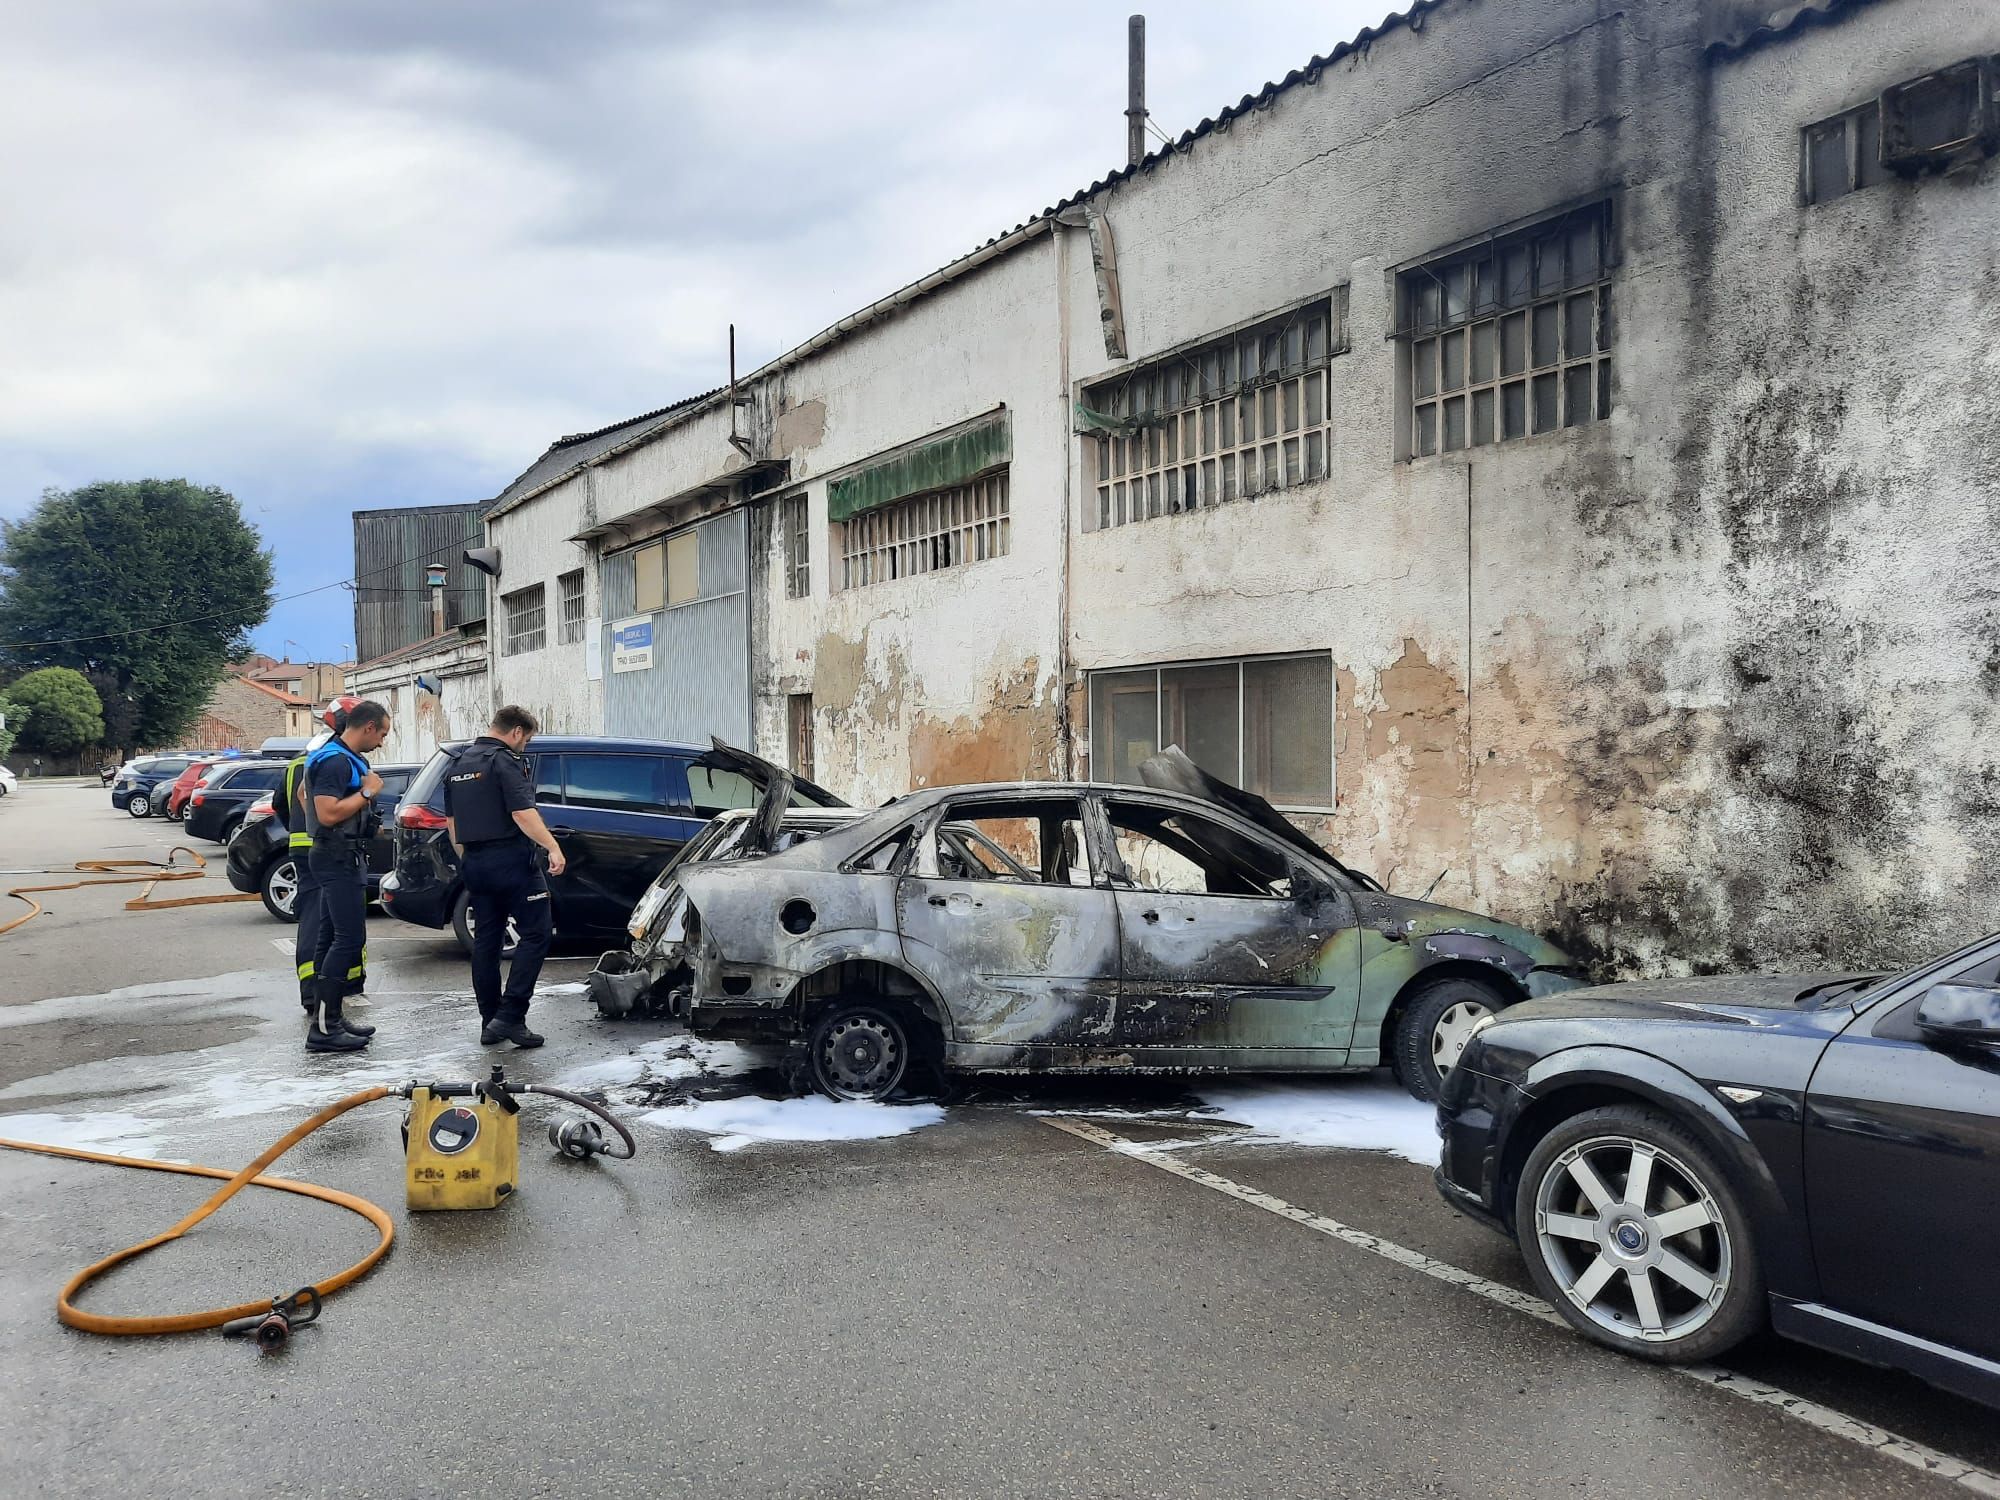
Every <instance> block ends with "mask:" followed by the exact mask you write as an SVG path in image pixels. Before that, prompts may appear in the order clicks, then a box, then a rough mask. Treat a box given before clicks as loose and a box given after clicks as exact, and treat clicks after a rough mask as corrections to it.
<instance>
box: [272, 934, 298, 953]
mask: <svg viewBox="0 0 2000 1500" xmlns="http://www.w3.org/2000/svg"><path fill="white" fill-rule="evenodd" d="M271 946H272V947H273V948H276V949H277V950H278V951H279V952H280V953H290V952H292V951H293V950H294V949H296V948H297V946H298V945H297V944H296V943H295V942H293V941H292V939H290V938H272V939H271Z"/></svg>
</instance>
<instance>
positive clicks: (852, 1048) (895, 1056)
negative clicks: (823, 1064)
mask: <svg viewBox="0 0 2000 1500" xmlns="http://www.w3.org/2000/svg"><path fill="white" fill-rule="evenodd" d="M825 1055H826V1060H827V1077H828V1081H829V1082H830V1083H832V1084H833V1086H834V1087H835V1088H836V1089H837V1090H839V1091H840V1092H841V1093H843V1094H851V1095H856V1096H869V1095H874V1094H877V1093H880V1092H881V1091H882V1090H883V1089H884V1088H885V1087H886V1086H887V1085H888V1083H889V1082H890V1081H891V1080H892V1079H894V1077H895V1076H896V1073H897V1071H898V1069H899V1067H900V1065H901V1039H900V1038H899V1037H897V1036H896V1034H895V1033H894V1032H893V1031H891V1030H890V1028H889V1027H888V1026H886V1025H884V1024H883V1023H882V1022H881V1021H879V1020H877V1019H875V1018H874V1017H872V1016H856V1017H853V1018H850V1019H848V1020H844V1021H841V1022H839V1023H837V1024H836V1025H835V1026H834V1027H833V1028H832V1029H831V1030H830V1031H829V1032H828V1033H827V1037H826V1042H825Z"/></svg>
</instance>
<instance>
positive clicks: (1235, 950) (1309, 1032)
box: [679, 758, 1582, 1071]
mask: <svg viewBox="0 0 2000 1500" xmlns="http://www.w3.org/2000/svg"><path fill="white" fill-rule="evenodd" d="M1183 759H1184V758H1183ZM1187 770H1192V767H1191V766H1188V767H1186V768H1185V769H1182V768H1176V767H1174V766H1173V765H1172V763H1171V759H1170V760H1169V763H1168V766H1167V767H1166V768H1165V774H1164V776H1163V779H1165V778H1166V777H1172V776H1174V775H1176V774H1178V776H1179V779H1178V781H1177V786H1186V785H1192V786H1194V787H1196V788H1197V790H1196V791H1187V790H1178V789H1175V790H1167V789H1152V788H1146V787H1122V786H1121V787H1113V786H1106V785H1102V784H1066V783H1050V782H1012V783H999V784H989V785H974V786H957V787H947V788H929V789H925V790H923V791H919V792H915V793H912V794H910V795H909V796H907V797H904V798H902V799H900V800H898V801H897V802H895V803H892V804H890V805H889V806H887V807H884V808H880V809H877V810H875V811H874V812H871V813H869V814H867V815H865V816H863V817H860V818H858V819H856V820H855V821H854V822H852V823H850V824H848V825H846V826H844V827H841V828H839V829H836V830H834V831H831V832H829V833H827V834H825V835H824V836H822V837H819V838H816V839H814V840H813V841H812V842H810V843H808V844H805V845H803V846H800V847H795V848H793V849H790V850H788V851H786V852H784V853H781V854H773V855H769V856H765V857H762V858H755V859H744V860H739V861H737V862H734V863H730V864H713V863H710V864H701V865H690V866H688V867H686V868H685V869H683V870H682V871H681V872H680V876H679V881H680V885H681V887H682V889H683V890H684V891H685V893H686V897H687V901H688V905H689V908H690V912H691V916H690V924H691V928H692V933H691V937H692V941H691V943H690V948H691V952H690V955H689V956H690V957H691V959H692V960H693V962H692V964H691V969H692V974H691V989H690V994H689V1008H688V1019H689V1023H690V1025H691V1027H692V1028H693V1029H694V1030H696V1031H697V1032H703V1033H708V1034H715V1035H724V1034H727V1035H732V1036H758V1037H782V1036H797V1035H800V1034H802V1033H803V1032H804V1031H806V1030H807V1029H808V1028H809V1025H810V1021H809V1018H808V1017H807V1016H806V1015H805V1011H806V1010H808V1009H809V1008H812V1007H814V1006H817V1005H819V1004H820V1003H821V1002H824V1001H827V1000H829V999H832V998H834V997H837V996H841V995H852V994H855V993H858V992H862V991H867V992H871V993H879V994H881V995H882V996H883V997H884V998H886V999H889V1000H892V1001H895V1002H897V1003H898V1004H900V1005H902V1006H903V1007H904V1008H905V1009H906V1010H907V1011H910V1012H914V1014H915V1016H916V1017H918V1018H920V1020H919V1021H918V1022H917V1024H919V1025H927V1027H928V1028H929V1031H930V1033H931V1035H930V1038H929V1040H930V1045H931V1048H932V1050H934V1051H935V1052H936V1053H937V1054H938V1056H939V1058H940V1060H941V1061H942V1063H943V1065H944V1066H945V1067H947V1068H948V1069H957V1070H961V1071H1044V1070H1060V1071H1098V1070H1105V1069H1109V1070H1123V1071H1166V1070H1175V1071H1178V1070H1185V1069H1195V1070H1204V1071H1328V1070H1348V1069H1361V1068H1371V1067H1374V1066H1376V1065H1377V1064H1378V1063H1380V1062H1382V1061H1383V1060H1384V1059H1385V1056H1386V1053H1385V1047H1386V1044H1387V1040H1388V1038H1389V1036H1390V1034H1391V1033H1392V1032H1393V1029H1394V1027H1395V1026H1396V1025H1397V1024H1398V1021H1397V1017H1398V1007H1399V1006H1400V1005H1401V1004H1403V1003H1404V1002H1405V1001H1406V1000H1407V999H1408V998H1409V997H1410V995H1411V994H1412V992H1413V990H1415V989H1418V988H1420V987H1421V986H1422V985H1424V984H1425V983H1426V982H1428V981H1429V980H1431V979H1433V978H1440V979H1441V978H1444V977H1462V978H1469V979H1473V980H1475V981H1477V982H1478V983H1479V984H1481V985H1483V986H1484V987H1485V988H1486V990H1487V991H1489V992H1490V993H1491V995H1492V997H1493V1003H1494V1004H1495V1005H1496V1006H1499V1005H1505V1004H1508V1003H1511V1002H1513V1001H1515V1000H1525V999H1527V998H1529V997H1530V996H1533V995H1538V994H1545V993H1555V992H1558V991H1561V990H1564V989H1569V988H1575V987H1577V986H1579V985H1580V984H1581V982H1582V980H1581V978H1580V976H1579V974H1578V973H1577V971H1576V969H1575V968H1574V967H1573V966H1572V964H1571V961H1570V960H1569V958H1568V957H1567V956H1566V955H1565V954H1564V953H1563V952H1562V951H1561V950H1559V949H1557V948H1556V947H1555V946H1554V945H1553V944H1550V943H1549V942H1547V941H1546V940H1544V939H1542V938H1540V937H1538V936H1536V935H1535V934H1533V933H1531V932H1528V931H1525V930H1524V929H1522V928H1519V927H1516V926H1513V925H1512V924H1508V923H1504V922H1499V921H1496V920H1494V919H1492V918H1490V917H1485V916H1482V915H1479V914H1476V913H1471V912H1464V911H1458V910H1455V909H1452V908H1448V907H1442V906H1437V905H1434V904H1431V903H1428V902H1423V901H1416V900H1411V899H1409V898H1406V897H1399V896H1395V895H1392V894H1390V893H1389V892H1387V891H1384V890H1383V889H1382V888H1381V887H1380V886H1379V885H1378V884H1377V883H1376V882H1374V881H1373V880H1372V879H1370V878H1369V877H1367V876H1366V875H1364V874H1362V873H1360V872H1358V871H1355V870H1352V869H1350V868H1349V867H1347V866H1345V865H1343V864H1342V863H1341V862H1340V861H1338V860H1337V859H1335V858H1333V857H1332V856H1331V855H1329V854H1327V853H1326V852H1325V851H1324V850H1322V849H1320V848H1319V847H1318V846H1317V845H1315V844H1314V843H1312V841H1311V840H1309V839H1308V838H1306V836H1305V835H1304V834H1303V833H1301V832H1299V831H1298V830H1296V829H1295V828H1293V827H1292V826H1291V825H1290V824H1289V823H1287V822H1286V821H1285V820H1284V819H1283V818H1282V817H1281V816H1280V815H1279V814H1278V813H1277V812H1276V811H1275V810H1274V809H1272V808H1270V806H1269V804H1268V803H1265V802H1264V801H1263V800H1262V799H1261V798H1256V797H1254V796H1252V795H1251V794H1249V793H1246V792H1243V791H1241V790H1239V789H1236V788H1227V787H1224V786H1223V784H1221V783H1216V782H1214V781H1213V780H1212V778H1205V777H1201V776H1200V773H1198V772H1196V773H1195V776H1194V778H1190V777H1188V776H1187V775H1186V771H1187ZM1149 779H1150V778H1149ZM1225 793H1226V795H1225ZM1010 799H1011V800H1013V801H1017V802H1019V803H1021V804H1023V805H1024V806H1030V807H1041V808H1046V807H1048V806H1051V805H1054V804H1072V803H1073V804H1074V805H1075V806H1076V807H1077V808H1078V809H1079V817H1078V818H1077V819H1073V820H1071V821H1072V822H1076V823H1080V825H1081V826H1082V827H1083V828H1084V829H1085V830H1086V832H1087V835H1088V850H1087V856H1086V853H1085V851H1082V850H1079V851H1076V853H1075V854H1074V855H1073V856H1071V855H1060V854H1055V853H1052V852H1051V851H1050V849H1049V846H1048V845H1047V843H1046V842H1045V843H1044V845H1043V848H1044V853H1043V856H1042V857H1043V858H1044V860H1045V861H1046V862H1047V864H1048V868H1046V869H1044V870H1043V871H1041V872H1039V876H1036V875H1032V874H1031V875H1029V876H1028V878H1027V879H1026V880H1020V879H1017V878H1014V877H1013V876H1010V875H1008V874H1006V873H1005V872H1001V873H999V874H998V875H993V874H988V875H987V876H986V878H985V879H983V880H979V881H970V882H968V881H960V880H954V879H953V878H952V877H951V875H950V874H949V873H948V872H947V871H945V870H943V869H942V861H941V860H939V861H934V862H936V863H939V865H940V868H936V869H925V868H921V867H920V848H922V847H928V846H929V845H930V844H931V843H932V842H933V841H936V840H937V839H938V837H939V835H940V833H941V832H942V831H943V830H945V829H950V828H958V827H960V826H962V825H960V824H959V823H956V822H954V821H953V819H954V818H955V817H957V816H958V814H956V813H954V812H953V808H954V807H957V808H961V809H963V808H966V807H974V806H981V807H987V808H989V809H992V808H997V807H1004V805H1005V804H1007V803H1008V802H1009V801H1010ZM1259 809H1261V813H1260V812H1259V811H1258V810H1259ZM1182 815H1186V816H1187V817H1188V818H1189V819H1190V820H1191V821H1194V820H1198V822H1199V826H1200V828H1201V829H1202V830H1203V837H1204V838H1205V839H1207V840H1208V845H1209V847H1206V848H1205V849H1203V850H1198V851H1196V852H1197V854H1200V855H1204V856H1212V857H1213V858H1214V860H1215V861H1216V863H1217V864H1218V865H1220V864H1225V863H1226V862H1227V861H1228V859H1229V857H1230V849H1231V847H1232V846H1233V847H1237V848H1240V849H1242V850H1245V851H1248V852H1250V853H1252V854H1254V856H1255V857H1256V858H1257V859H1258V860H1261V861H1263V862H1264V865H1265V868H1266V869H1267V870H1268V869H1271V868H1275V867H1277V866H1285V867H1286V868H1287V869H1288V874H1287V875H1286V876H1285V877H1284V878H1283V879H1279V880H1273V881H1270V882H1269V883H1268V884H1267V885H1266V886H1265V887H1263V888H1261V889H1259V890H1257V891H1255V892H1247V891H1241V892H1232V891H1222V892H1217V891H1215V890H1214V889H1213V888H1211V889H1208V890H1204V891H1202V892H1200V893H1192V892H1187V891H1173V890H1167V889H1164V888H1154V887H1153V886H1150V885H1144V884H1141V883H1140V882H1139V881H1138V880H1136V879H1135V878H1133V877H1132V875H1131V872H1130V871H1129V870H1128V869H1127V867H1126V864H1125V859H1124V856H1123V855H1122V854H1121V853H1120V852H1119V849H1120V848H1121V847H1122V846H1121V845H1119V844H1118V842H1117V841H1118V839H1119V838H1120V837H1124V836H1125V835H1124V834H1123V833H1122V832H1119V831H1116V830H1120V829H1122V828H1124V827H1125V826H1126V825H1125V823H1121V822H1120V819H1127V820H1130V819H1133V818H1139V819H1140V820H1141V821H1143V819H1145V818H1151V819H1153V820H1155V822H1156V823H1158V824H1161V825H1170V824H1171V822H1172V820H1173V819H1175V818H1177V817H1180V816H1182ZM1045 826H1046V825H1045ZM1072 860H1073V862H1072ZM986 863H987V864H988V865H989V867H990V866H991V865H992V863H993V861H991V860H988V861H987V862H986ZM1059 866H1063V868H1058V867H1059ZM1024 873H1025V872H1024Z"/></svg>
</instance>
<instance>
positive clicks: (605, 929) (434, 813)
mask: <svg viewBox="0 0 2000 1500" xmlns="http://www.w3.org/2000/svg"><path fill="white" fill-rule="evenodd" d="M467 743H468V742H467V741H457V742H454V743H452V744H448V745H445V746H444V747H442V748H441V749H440V750H439V751H438V752H437V754H435V755H433V756H432V757H431V758H430V761H429V762H428V763H427V764H426V765H425V766H424V768H423V770H421V771H419V772H418V773H417V778H416V780H415V781H413V782H411V783H410V789H409V791H407V792H406V793H404V795H403V800H402V803H401V804H400V805H399V806H398V807H397V809H396V819H395V840H396V862H395V868H394V869H392V870H391V871H390V872H389V873H388V874H387V875H384V876H383V877H382V886H381V899H382V905H383V907H384V908H385V909H386V910H387V911H388V912H389V913H390V914H391V915H393V916H397V917H401V918H402V919H403V920H404V921H406V922H415V923H417V924H418V925H419V926H423V927H443V926H445V925H447V924H449V925H450V926H451V928H452V930H453V931H454V932H455V933H456V934H457V935H458V941H459V943H460V945H461V946H462V947H463V948H464V949H465V950H466V951H467V952H468V953H469V952H471V951H472V914H471V910H470V903H469V901H468V900H467V898H466V894H465V883H464V881H463V880H462V879H461V878H460V876H459V869H458V854H457V851H456V850H454V849H453V848H452V846H451V840H450V839H449V838H448V837H446V834H445V817H444V779H445V773H446V772H447V771H448V770H449V769H450V767H451V764H452V762H453V761H455V760H457V759H458V757H459V754H460V752H462V751H463V750H464V749H465V748H466V745H467ZM528 761H529V764H530V766H531V768H532V770H533V774H534V778H535V805H536V807H537V808H538V809H539V810H540V812H541V814H542V819H543V821H544V822H546V823H547V824H548V825H549V831H550V832H551V833H553V834H554V835H555V838H556V842H557V843H558V844H560V845H561V846H562V851H563V859H564V861H565V862H566V866H567V867H566V868H565V869H564V871H563V873H562V874H561V875H558V876H556V877H555V878H554V879H552V880H551V881H550V882H549V897H550V903H551V909H552V912H551V914H552V915H553V917H554V919H555V926H556V931H557V932H558V933H561V934H562V935H563V936H565V937H574V938H586V937H588V938H616V939H618V940H619V941H621V942H622V941H623V939H624V934H625V924H626V922H627V921H628V920H629V919H630V917H631V914H632V908H633V906H634V905H635V904H636V903H637V902H638V900H639V897H640V896H641V895H643V894H644V893H645V890H646V887H647V886H649V885H651V884H652V882H653V877H654V876H655V875H657V874H659V872H660V869H661V867H662V866H663V865H665V864H666V863H667V861H668V860H670V859H672V858H673V857H674V855H675V854H676V853H677V852H679V850H680V847H681V845H682V844H685V843H686V842H687V841H688V840H689V839H691V838H693V837H694V836H695V834H696V833H698V832H700V831H701V829H702V827H703V826H704V825H706V824H707V822H708V820H709V819H710V818H712V817H714V816H715V815H716V814H717V813H720V812H726V811H728V810H729V809H731V808H736V807H746V808H747V807H755V806H756V805H757V804H758V802H759V801H760V800H761V799H762V797H763V795H764V789H765V788H766V787H768V786H770V785H771V783H772V782H773V781H775V780H776V779H777V778H778V777H779V776H781V775H789V774H790V773H789V772H782V771H780V770H779V769H778V768H777V767H776V766H773V765H772V764H771V763H770V762H768V761H765V760H760V759H759V758H758V757H756V756H754V755H751V754H750V753H748V752H747V751H743V750H736V749H732V748H730V747H729V746H727V745H723V744H721V743H720V742H719V741H718V742H717V743H716V744H715V745H714V746H712V747H704V746H701V745H677V744H672V743H669V742H667V741H664V740H633V739H613V738H608V737H605V736H599V735H565V734H543V735H537V736H536V737H535V738H534V740H533V741H531V742H530V744H529V746H528ZM791 803H792V805H793V806H795V807H815V806H816V807H843V806H845V805H846V804H845V803H843V802H842V801H841V800H840V799H839V798H838V797H835V796H834V795H833V794H832V793H830V792H827V791H825V790H823V789H821V788H820V787H817V786H814V785H813V784H812V783H811V782H809V781H801V780H799V779H798V778H796V777H793V778H792V792H791Z"/></svg>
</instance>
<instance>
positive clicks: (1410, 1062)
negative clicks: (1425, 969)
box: [1393, 979, 1507, 1103]
mask: <svg viewBox="0 0 2000 1500" xmlns="http://www.w3.org/2000/svg"><path fill="white" fill-rule="evenodd" d="M1506 1003H1507V1002H1506V1000H1505V999H1504V998H1503V997H1502V996H1501V995H1500V993H1499V992H1498V991H1497V990H1495V989H1493V988H1492V987H1491V986H1490V985H1485V984H1481V983H1480V982H1479V981H1478V980H1476V979H1440V980H1437V981H1435V982H1434V983H1432V984H1428V985H1426V986H1424V988H1422V989H1420V990H1418V991H1417V992H1416V993H1415V994H1414V995H1412V996H1410V998H1409V1001H1408V1003H1407V1004H1405V1005H1404V1007H1403V1013H1402V1015H1401V1016H1400V1017H1398V1018H1397V1021H1396V1035H1395V1039H1394V1042H1393V1048H1394V1054H1395V1057H1394V1061H1395V1064H1396V1077H1397V1078H1398V1079H1399V1080H1401V1082H1402V1085H1403V1087H1404V1088H1406V1089H1408V1090H1409V1091H1410V1092H1411V1093H1412V1094H1414V1095H1416V1096H1417V1098H1419V1099H1422V1100H1423V1101H1425V1102H1426V1103H1435V1102H1436V1100H1437V1096H1438V1094H1439V1092H1440V1091H1441V1090H1442V1089H1443V1087H1444V1075H1445V1074H1447V1073H1449V1072H1450V1071H1451V1069H1452V1064H1454V1063H1456V1062H1457V1061H1458V1055H1459V1053H1461V1052H1463V1051H1464V1050H1465V1044H1466V1042H1467V1041H1468V1040H1470V1039H1471V1036H1472V1029H1473V1027H1475V1026H1476V1025H1478V1024H1479V1022H1480V1021H1481V1020H1483V1019H1484V1018H1485V1017H1487V1016H1489V1015H1491V1014H1493V1012H1495V1011H1497V1010H1499V1009H1500V1008H1501V1007H1502V1006H1504V1005H1505V1004H1506Z"/></svg>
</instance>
